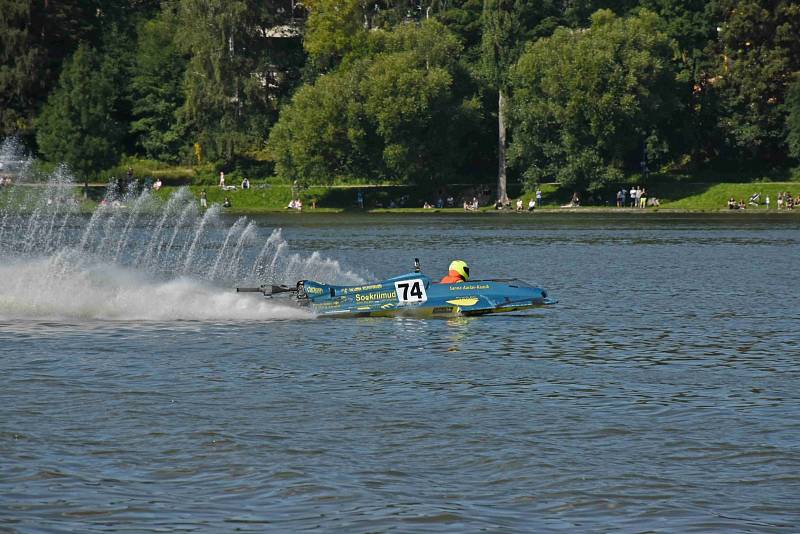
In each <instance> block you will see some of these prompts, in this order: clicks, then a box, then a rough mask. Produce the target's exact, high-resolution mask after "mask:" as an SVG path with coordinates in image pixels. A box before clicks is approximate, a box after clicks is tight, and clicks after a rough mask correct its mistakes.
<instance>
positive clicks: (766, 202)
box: [764, 195, 769, 209]
mask: <svg viewBox="0 0 800 534" xmlns="http://www.w3.org/2000/svg"><path fill="white" fill-rule="evenodd" d="M764 204H765V205H766V206H767V209H769V195H767V197H766V198H765V199H764Z"/></svg>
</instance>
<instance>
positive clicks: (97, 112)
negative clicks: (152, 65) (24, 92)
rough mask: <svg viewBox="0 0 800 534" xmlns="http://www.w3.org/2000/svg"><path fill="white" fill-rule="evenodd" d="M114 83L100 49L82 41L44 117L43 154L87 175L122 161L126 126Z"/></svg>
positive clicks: (40, 129) (40, 137) (39, 133)
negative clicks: (116, 106)
mask: <svg viewBox="0 0 800 534" xmlns="http://www.w3.org/2000/svg"><path fill="white" fill-rule="evenodd" d="M113 101H114V86H113V83H112V81H111V76H110V75H109V73H108V72H107V71H106V70H105V69H103V68H101V63H100V61H99V60H98V58H97V54H96V52H95V51H94V50H93V49H92V48H89V47H88V46H86V45H81V46H79V47H78V49H77V50H76V51H75V53H74V54H73V56H72V58H70V59H69V60H68V61H67V62H66V63H65V64H64V69H63V70H62V72H61V76H60V77H59V83H58V87H57V88H56V90H55V91H54V92H53V93H52V94H51V95H50V98H48V100H47V103H46V104H45V106H44V109H43V110H42V114H41V117H40V118H39V124H38V126H39V127H38V131H37V135H36V139H37V141H38V143H39V150H40V151H41V153H42V154H43V155H44V156H45V157H46V158H47V159H48V160H49V161H52V162H64V163H66V164H67V165H69V166H70V168H72V170H73V171H74V172H75V173H77V174H78V176H80V177H83V179H84V182H85V183H86V184H87V185H88V180H89V177H90V176H92V175H94V174H95V173H96V172H98V171H100V170H102V169H106V168H108V167H110V166H112V165H114V164H115V163H116V161H117V160H118V158H119V152H120V147H119V144H118V143H119V139H120V138H121V133H122V128H121V126H120V125H119V123H117V122H116V121H115V120H114V119H113V117H112V111H113V109H112V106H113Z"/></svg>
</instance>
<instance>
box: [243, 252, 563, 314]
mask: <svg viewBox="0 0 800 534" xmlns="http://www.w3.org/2000/svg"><path fill="white" fill-rule="evenodd" d="M415 266H416V268H415V270H414V272H411V273H408V274H403V275H400V276H395V277H394V278H389V279H387V280H383V281H381V282H375V283H370V284H363V285H358V286H335V285H329V284H321V283H319V282H315V281H313V280H300V281H299V282H297V285H296V286H295V287H290V286H282V285H281V286H275V285H264V286H260V287H256V288H237V289H236V290H237V291H240V292H241V291H243V292H259V293H263V294H264V295H265V296H273V295H277V294H281V293H288V294H292V295H294V297H295V299H296V301H297V303H298V304H300V305H303V306H308V307H309V308H310V309H311V310H312V311H313V312H314V313H316V314H317V315H325V316H333V315H335V316H344V317H375V316H378V317H381V316H395V315H413V316H427V317H450V316H454V315H485V314H490V313H507V312H513V311H519V310H526V309H529V308H534V307H538V306H545V305H549V304H555V303H556V302H557V301H556V300H554V299H552V298H550V297H548V295H547V292H546V291H545V290H544V289H542V288H540V287H535V286H533V285H531V284H528V283H527V282H524V281H522V280H517V279H491V280H470V281H468V282H459V283H456V284H441V283H436V282H434V281H433V280H431V278H430V277H429V276H426V275H424V274H422V273H421V272H420V271H419V262H415Z"/></svg>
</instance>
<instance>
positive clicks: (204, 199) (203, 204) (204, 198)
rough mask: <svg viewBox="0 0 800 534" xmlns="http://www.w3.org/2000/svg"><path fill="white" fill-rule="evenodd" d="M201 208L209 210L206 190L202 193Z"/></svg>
mask: <svg viewBox="0 0 800 534" xmlns="http://www.w3.org/2000/svg"><path fill="white" fill-rule="evenodd" d="M200 207H201V208H207V207H208V194H207V193H206V190H205V189H203V190H202V191H200Z"/></svg>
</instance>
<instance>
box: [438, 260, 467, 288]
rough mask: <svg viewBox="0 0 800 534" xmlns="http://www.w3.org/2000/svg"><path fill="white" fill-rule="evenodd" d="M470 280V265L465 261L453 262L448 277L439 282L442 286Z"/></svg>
mask: <svg viewBox="0 0 800 534" xmlns="http://www.w3.org/2000/svg"><path fill="white" fill-rule="evenodd" d="M467 280H469V265H467V262H465V261H464V260H453V262H452V263H450V271H449V272H448V273H447V276H445V277H444V278H442V279H441V281H439V283H440V284H457V283H459V282H466V281H467Z"/></svg>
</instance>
